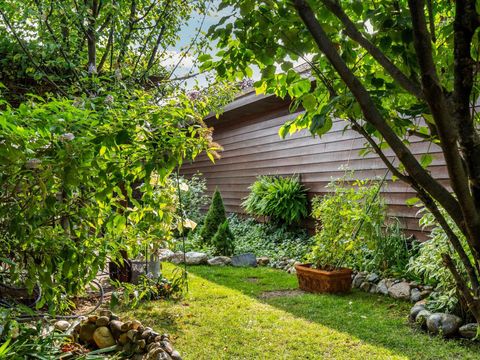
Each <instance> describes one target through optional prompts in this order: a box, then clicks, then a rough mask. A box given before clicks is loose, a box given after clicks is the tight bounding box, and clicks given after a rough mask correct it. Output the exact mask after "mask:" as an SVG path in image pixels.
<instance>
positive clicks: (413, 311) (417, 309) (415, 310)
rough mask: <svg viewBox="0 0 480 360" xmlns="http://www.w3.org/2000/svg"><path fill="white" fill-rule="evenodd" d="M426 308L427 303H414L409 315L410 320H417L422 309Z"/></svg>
mask: <svg viewBox="0 0 480 360" xmlns="http://www.w3.org/2000/svg"><path fill="white" fill-rule="evenodd" d="M422 310H425V305H414V306H413V307H412V308H411V309H410V315H409V316H408V318H409V320H410V321H415V319H416V318H417V315H418V313H419V312H420V311H422Z"/></svg>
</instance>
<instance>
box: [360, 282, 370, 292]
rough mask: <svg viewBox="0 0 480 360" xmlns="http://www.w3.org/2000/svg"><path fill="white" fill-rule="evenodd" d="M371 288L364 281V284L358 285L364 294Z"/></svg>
mask: <svg viewBox="0 0 480 360" xmlns="http://www.w3.org/2000/svg"><path fill="white" fill-rule="evenodd" d="M371 286H372V285H371V284H370V283H369V282H366V281H364V282H363V283H362V285H360V290H363V291H365V292H369V291H370V287H371Z"/></svg>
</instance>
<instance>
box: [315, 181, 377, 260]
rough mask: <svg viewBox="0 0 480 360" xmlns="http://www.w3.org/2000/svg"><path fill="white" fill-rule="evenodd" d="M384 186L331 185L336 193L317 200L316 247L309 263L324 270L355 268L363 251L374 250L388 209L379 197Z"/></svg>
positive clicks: (370, 184)
mask: <svg viewBox="0 0 480 360" xmlns="http://www.w3.org/2000/svg"><path fill="white" fill-rule="evenodd" d="M379 186H380V184H379V183H378V182H376V181H372V180H355V181H354V182H353V183H352V184H349V183H348V182H347V179H346V176H345V177H343V178H341V179H338V180H335V181H333V182H331V183H330V184H329V185H328V186H327V187H328V188H330V189H332V190H333V192H332V193H330V194H327V195H325V196H323V197H315V198H314V199H313V202H312V208H313V210H312V216H313V218H315V219H316V220H318V222H319V225H318V226H317V232H316V234H315V246H314V248H313V249H312V252H311V253H310V254H309V257H308V258H309V261H311V262H312V263H313V264H314V266H316V267H317V268H321V269H335V268H339V267H343V266H350V267H355V265H356V264H358V259H359V257H360V256H361V251H362V248H363V249H365V247H372V244H373V243H376V242H377V240H375V238H376V237H378V236H379V234H378V231H376V230H377V229H378V227H379V226H381V225H383V223H384V220H385V215H384V214H385V206H384V204H383V201H382V199H381V198H380V197H379V196H378V191H379Z"/></svg>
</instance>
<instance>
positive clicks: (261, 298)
mask: <svg viewBox="0 0 480 360" xmlns="http://www.w3.org/2000/svg"><path fill="white" fill-rule="evenodd" d="M169 269H171V267H167V270H166V271H170V270H169ZM189 279H190V285H189V293H188V294H187V295H186V297H185V299H184V300H182V301H180V302H171V301H160V302H153V303H146V304H143V305H141V306H140V307H139V308H138V309H136V310H135V317H137V318H138V319H140V320H141V321H142V322H143V323H145V324H146V325H149V326H151V327H153V328H158V327H161V328H165V329H167V330H168V331H169V332H170V333H171V334H172V335H173V337H174V339H175V340H174V344H175V348H177V349H178V350H179V351H180V352H181V353H182V355H183V356H184V358H185V359H186V360H189V359H212V358H215V359H278V358H287V359H290V358H301V359H319V358H321V359H365V358H367V359H382V360H383V359H402V360H406V359H432V360H433V359H435V360H437V359H479V358H480V355H479V350H480V349H479V348H478V344H477V345H475V344H474V343H471V342H470V343H469V342H465V343H459V342H457V341H445V340H443V339H441V338H440V337H430V336H428V335H427V334H424V333H422V332H420V331H418V330H416V329H415V328H411V327H408V326H406V320H405V319H406V316H407V314H408V311H409V307H410V306H409V304H408V303H405V302H401V301H395V300H392V299H391V298H388V297H382V296H378V295H373V294H367V293H363V292H359V291H353V292H352V293H351V294H348V295H342V296H335V295H314V294H303V293H298V290H296V289H297V280H296V278H295V276H294V275H290V274H287V273H285V272H282V271H278V270H274V269H270V268H232V267H207V266H195V267H190V275H189ZM285 291H286V292H285ZM124 314H125V315H126V316H128V315H131V314H132V313H131V312H130V311H129V310H125V313H124ZM259 339H261V341H259Z"/></svg>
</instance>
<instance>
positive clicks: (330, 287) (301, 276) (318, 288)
mask: <svg viewBox="0 0 480 360" xmlns="http://www.w3.org/2000/svg"><path fill="white" fill-rule="evenodd" d="M295 270H297V278H298V284H299V286H300V289H302V290H304V291H308V292H314V293H336V294H338V293H347V292H349V291H350V290H351V288H352V270H351V269H345V268H342V269H338V270H333V271H326V270H319V269H314V268H312V267H311V264H301V265H296V266H295Z"/></svg>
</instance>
